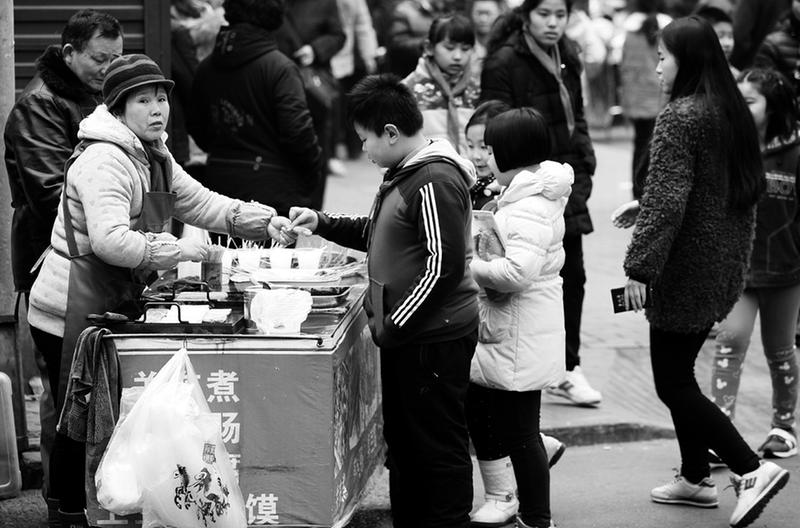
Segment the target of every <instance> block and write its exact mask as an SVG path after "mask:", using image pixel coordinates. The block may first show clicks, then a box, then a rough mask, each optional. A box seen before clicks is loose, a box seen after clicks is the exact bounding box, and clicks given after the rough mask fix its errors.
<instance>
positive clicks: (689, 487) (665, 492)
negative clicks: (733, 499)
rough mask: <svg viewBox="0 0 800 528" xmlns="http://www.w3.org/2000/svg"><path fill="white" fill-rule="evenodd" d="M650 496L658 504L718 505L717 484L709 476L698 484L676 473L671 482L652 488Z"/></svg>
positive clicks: (712, 506) (699, 506) (706, 506)
mask: <svg viewBox="0 0 800 528" xmlns="http://www.w3.org/2000/svg"><path fill="white" fill-rule="evenodd" d="M650 498H651V499H652V500H653V502H658V503H660V504H686V505H688V506H697V507H698V508H716V507H717V506H719V498H718V496H717V486H716V485H715V484H714V481H713V480H711V478H710V477H706V478H704V479H703V480H701V481H700V482H699V483H698V484H692V483H691V482H689V481H688V480H686V479H685V478H683V476H682V475H676V476H675V479H674V480H673V481H672V482H668V483H667V484H664V485H663V486H658V487H657V488H653V489H652V490H651V491H650Z"/></svg>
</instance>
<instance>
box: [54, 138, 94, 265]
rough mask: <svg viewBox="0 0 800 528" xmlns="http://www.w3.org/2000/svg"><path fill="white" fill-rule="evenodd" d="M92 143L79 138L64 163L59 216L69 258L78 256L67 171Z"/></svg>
mask: <svg viewBox="0 0 800 528" xmlns="http://www.w3.org/2000/svg"><path fill="white" fill-rule="evenodd" d="M92 143H96V142H94V141H86V140H81V141H80V143H78V145H77V146H76V147H75V151H74V152H73V153H72V155H71V156H70V157H69V159H68V160H67V162H66V163H65V164H64V184H63V187H62V188H61V216H62V217H63V218H64V235H65V238H66V239H67V250H68V251H69V256H70V257H71V258H73V257H77V256H78V243H77V242H76V241H75V229H74V228H73V227H72V215H71V214H70V212H69V207H68V206H67V200H68V197H67V173H68V172H69V169H70V167H72V164H73V163H75V160H76V159H78V156H80V155H81V154H83V151H84V150H86V147H88V146H89V145H90V144H92Z"/></svg>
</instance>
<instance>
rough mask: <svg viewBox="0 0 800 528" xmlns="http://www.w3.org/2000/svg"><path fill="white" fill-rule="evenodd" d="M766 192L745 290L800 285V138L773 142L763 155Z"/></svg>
mask: <svg viewBox="0 0 800 528" xmlns="http://www.w3.org/2000/svg"><path fill="white" fill-rule="evenodd" d="M763 161H764V172H765V173H766V177H767V190H766V192H765V193H764V196H762V197H761V201H760V202H759V204H758V209H757V213H756V238H755V240H754V242H753V256H752V257H751V259H750V270H749V272H748V274H747V283H746V284H747V286H748V287H770V286H791V285H794V284H797V283H800V223H798V221H800V219H799V218H798V216H797V215H798V203H797V199H798V197H797V178H798V169H800V137H798V136H796V135H795V136H794V137H792V139H791V140H790V141H785V142H783V141H775V142H773V144H771V145H769V146H767V148H766V149H765V150H764V154H763Z"/></svg>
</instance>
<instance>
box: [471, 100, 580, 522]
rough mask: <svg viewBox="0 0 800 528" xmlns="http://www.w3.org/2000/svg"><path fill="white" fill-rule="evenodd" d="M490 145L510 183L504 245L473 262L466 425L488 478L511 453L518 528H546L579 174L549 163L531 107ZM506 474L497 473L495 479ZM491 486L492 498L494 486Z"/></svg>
mask: <svg viewBox="0 0 800 528" xmlns="http://www.w3.org/2000/svg"><path fill="white" fill-rule="evenodd" d="M484 141H485V143H486V144H487V145H488V146H490V147H491V150H492V154H491V157H490V159H489V164H490V166H491V167H492V172H493V173H494V174H495V175H496V178H497V181H498V182H499V183H500V184H501V185H503V186H505V189H504V190H503V192H502V193H501V194H500V196H499V197H498V200H497V211H496V212H495V215H494V218H495V221H496V223H497V231H498V234H499V238H500V240H501V242H502V248H501V247H500V246H499V245H498V244H496V243H491V242H490V243H487V241H486V240H485V239H482V237H483V235H481V237H479V239H478V248H477V250H478V251H477V252H478V256H479V257H480V259H473V261H472V264H471V265H470V269H471V271H472V273H473V277H474V278H475V281H476V282H477V283H478V284H479V285H480V286H481V293H480V297H479V301H480V310H481V312H480V313H481V323H480V333H479V343H478V347H477V349H476V351H475V356H474V358H473V360H472V369H471V373H470V379H471V382H472V383H471V384H470V388H469V394H468V400H467V414H468V423H469V427H470V435H471V437H472V441H473V444H474V445H475V451H476V454H477V457H478V461H479V463H480V464H481V470H482V471H481V472H482V473H485V472H484V471H483V469H484V467H483V466H484V465H488V466H491V464H492V462H494V461H497V460H499V459H502V458H503V457H506V456H510V457H511V463H512V465H513V467H514V473H515V475H516V480H517V487H518V492H519V514H518V516H517V526H520V527H527V526H531V527H547V526H550V523H551V518H550V486H549V481H550V475H549V471H548V460H547V456H546V454H545V449H544V446H543V445H542V441H541V439H540V436H539V411H540V407H541V391H542V389H543V388H545V387H547V386H549V385H552V384H553V383H556V382H558V381H559V380H560V379H561V378H562V377H563V376H564V372H565V365H564V353H563V352H564V340H565V334H564V312H563V302H562V287H561V277H560V276H559V271H560V269H561V266H562V265H563V263H564V249H563V247H562V238H563V236H564V208H565V206H566V204H567V200H568V198H569V194H570V190H571V186H572V183H573V178H574V175H573V171H572V168H571V167H570V166H569V165H568V164H561V163H555V162H553V161H546V159H547V158H548V157H549V154H550V137H549V133H548V129H547V124H546V122H545V120H544V118H543V117H542V116H541V114H539V113H538V112H537V111H536V110H534V109H532V108H517V109H514V110H509V111H507V112H504V113H502V114H500V115H498V116H497V117H495V118H493V119H492V120H491V121H489V123H488V125H487V127H486V132H485V136H484ZM503 469H504V468H497V470H498V473H502V472H503ZM489 473H491V471H490V472H489ZM487 476H488V475H486V474H484V479H485V480H487V479H486V477H487ZM488 480H489V481H487V482H486V487H487V494H488V491H489V488H490V487H491V486H493V485H494V484H495V483H492V482H490V481H491V477H490V478H489V479H488ZM498 484H500V483H498ZM502 487H503V486H502V485H500V486H499V488H502ZM503 491H504V490H502V489H499V491H498V499H500V497H499V496H500V495H502V494H503ZM473 521H475V519H473Z"/></svg>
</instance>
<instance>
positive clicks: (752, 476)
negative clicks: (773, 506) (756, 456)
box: [731, 461, 789, 528]
mask: <svg viewBox="0 0 800 528" xmlns="http://www.w3.org/2000/svg"><path fill="white" fill-rule="evenodd" d="M787 482H789V472H788V471H786V470H785V469H783V468H781V467H780V466H778V465H777V464H775V463H773V462H768V461H762V462H761V465H760V466H759V467H758V469H756V470H755V471H751V472H750V473H745V474H744V475H742V476H741V477H737V476H736V475H732V476H731V484H732V485H733V489H734V491H736V497H737V501H736V508H735V509H734V510H733V515H732V516H731V526H732V527H733V528H743V527H745V526H747V525H749V524H750V523H752V522H753V521H755V520H756V519H757V518H758V516H759V515H761V512H762V511H764V507H765V506H766V505H767V503H768V502H769V501H770V499H771V498H772V497H774V496H775V494H776V493H778V492H779V491H780V490H781V488H783V487H784V486H785V485H786V483H787Z"/></svg>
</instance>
